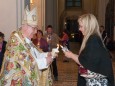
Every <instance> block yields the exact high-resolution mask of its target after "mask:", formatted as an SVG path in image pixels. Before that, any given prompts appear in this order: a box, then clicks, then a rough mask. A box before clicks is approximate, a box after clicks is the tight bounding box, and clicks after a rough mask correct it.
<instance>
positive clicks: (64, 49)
mask: <svg viewBox="0 0 115 86" xmlns="http://www.w3.org/2000/svg"><path fill="white" fill-rule="evenodd" d="M60 47H61V48H62V51H63V52H67V51H69V50H68V48H67V47H66V46H65V47H63V46H62V45H60Z"/></svg>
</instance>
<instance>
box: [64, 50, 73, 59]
mask: <svg viewBox="0 0 115 86" xmlns="http://www.w3.org/2000/svg"><path fill="white" fill-rule="evenodd" d="M64 54H65V56H66V57H67V58H72V56H73V53H72V52H71V51H66V52H64Z"/></svg>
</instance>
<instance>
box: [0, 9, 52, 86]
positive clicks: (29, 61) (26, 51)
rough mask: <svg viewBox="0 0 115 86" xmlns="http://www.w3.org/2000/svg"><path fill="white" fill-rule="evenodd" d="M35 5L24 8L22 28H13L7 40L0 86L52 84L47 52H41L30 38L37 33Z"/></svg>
mask: <svg viewBox="0 0 115 86" xmlns="http://www.w3.org/2000/svg"><path fill="white" fill-rule="evenodd" d="M37 19H38V18H37V9H36V8H34V9H33V10H31V11H29V10H28V9H26V10H25V15H24V20H23V22H22V26H21V28H19V29H18V30H17V31H14V32H12V34H11V35H10V38H9V40H8V43H7V47H6V52H5V55H4V60H3V65H2V70H1V73H0V86H52V78H51V76H50V69H49V68H50V67H49V65H50V64H51V63H52V61H53V58H52V55H51V53H50V52H46V53H45V52H42V51H41V50H40V49H38V48H36V47H35V45H34V44H33V43H32V42H31V38H32V37H33V34H35V33H36V31H37V30H36V29H35V27H36V26H37Z"/></svg>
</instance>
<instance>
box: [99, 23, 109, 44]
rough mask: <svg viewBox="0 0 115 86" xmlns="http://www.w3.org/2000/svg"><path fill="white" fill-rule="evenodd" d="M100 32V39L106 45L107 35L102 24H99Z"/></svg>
mask: <svg viewBox="0 0 115 86" xmlns="http://www.w3.org/2000/svg"><path fill="white" fill-rule="evenodd" d="M100 33H101V35H102V39H103V42H104V44H105V45H107V38H108V36H107V32H106V31H105V28H104V26H103V25H101V26H100Z"/></svg>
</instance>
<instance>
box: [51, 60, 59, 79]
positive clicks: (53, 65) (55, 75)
mask: <svg viewBox="0 0 115 86" xmlns="http://www.w3.org/2000/svg"><path fill="white" fill-rule="evenodd" d="M51 69H52V72H53V76H54V77H58V69H57V61H56V58H55V59H54V61H53V62H52V68H51Z"/></svg>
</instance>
